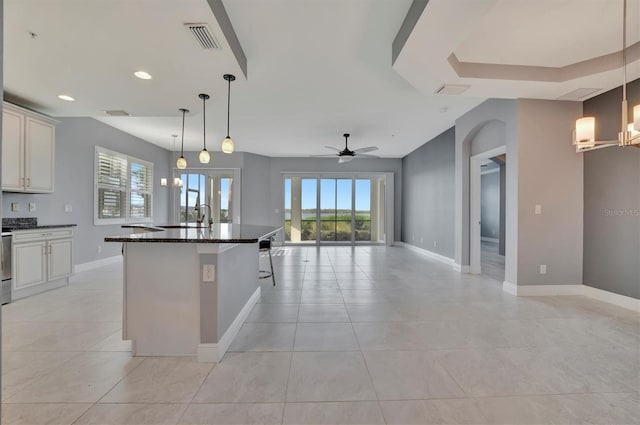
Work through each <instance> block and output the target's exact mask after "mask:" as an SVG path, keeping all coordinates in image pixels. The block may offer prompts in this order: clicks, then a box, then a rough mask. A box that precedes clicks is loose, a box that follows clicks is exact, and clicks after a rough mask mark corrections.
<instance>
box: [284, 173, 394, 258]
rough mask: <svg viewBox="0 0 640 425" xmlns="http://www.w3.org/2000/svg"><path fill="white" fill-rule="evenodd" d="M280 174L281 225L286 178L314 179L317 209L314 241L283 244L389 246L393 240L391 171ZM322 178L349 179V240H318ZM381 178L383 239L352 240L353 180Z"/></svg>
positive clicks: (353, 213) (285, 242)
mask: <svg viewBox="0 0 640 425" xmlns="http://www.w3.org/2000/svg"><path fill="white" fill-rule="evenodd" d="M281 175H282V184H281V190H282V192H281V193H282V225H283V226H284V222H285V212H286V205H285V196H284V187H285V185H284V183H285V180H286V179H287V178H291V177H302V178H308V179H315V180H316V188H317V190H316V203H317V211H318V213H316V241H315V242H314V243H304V242H301V243H298V242H287V241H285V240H284V236H283V241H282V243H283V244H284V245H291V246H297V245H299V246H318V247H319V246H323V245H324V246H327V245H329V246H331V245H333V246H357V245H382V244H384V245H387V246H391V245H392V244H393V240H394V224H395V222H394V211H395V203H394V202H395V192H394V190H395V183H394V173H393V172H369V171H362V172H357V171H355V172H304V171H303V172H299V171H283V172H282V173H281ZM323 178H328V179H340V178H343V179H351V181H352V183H351V203H352V211H351V229H352V232H351V241H348V242H347V241H344V242H343V241H320V214H319V211H320V192H321V191H320V184H321V180H322V179H323ZM375 178H378V179H382V180H383V181H384V186H385V190H384V196H385V200H384V234H385V240H384V243H380V242H372V241H355V240H354V237H355V236H354V235H355V234H354V227H355V223H354V221H355V180H356V179H375Z"/></svg>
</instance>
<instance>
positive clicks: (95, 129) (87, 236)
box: [2, 118, 170, 264]
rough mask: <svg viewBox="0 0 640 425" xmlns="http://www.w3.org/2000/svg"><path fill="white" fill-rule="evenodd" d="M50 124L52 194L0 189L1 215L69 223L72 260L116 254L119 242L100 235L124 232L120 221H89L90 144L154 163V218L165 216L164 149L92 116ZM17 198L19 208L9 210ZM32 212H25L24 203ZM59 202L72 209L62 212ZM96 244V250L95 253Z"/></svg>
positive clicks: (167, 156) (166, 169)
mask: <svg viewBox="0 0 640 425" xmlns="http://www.w3.org/2000/svg"><path fill="white" fill-rule="evenodd" d="M60 121H61V122H60V124H58V126H57V127H56V152H55V154H56V159H55V193H52V194H37V195H34V194H20V193H10V192H4V193H3V195H4V196H3V200H2V216H3V217H38V222H39V223H40V224H61V223H75V224H77V225H78V227H76V229H75V240H74V256H75V258H74V259H75V263H76V264H81V263H86V262H89V261H94V260H98V259H101V258H106V257H111V256H114V255H118V254H119V253H120V244H116V243H106V242H104V237H105V236H108V235H114V234H122V233H124V232H123V230H122V229H121V227H120V225H105V226H95V225H94V224H93V191H94V189H93V172H94V156H95V146H96V145H98V146H101V147H104V148H107V149H111V150H114V151H118V152H121V153H124V154H127V155H131V156H134V157H137V158H140V159H143V160H146V161H149V162H153V164H154V167H153V169H154V182H153V183H154V199H153V213H154V221H157V222H166V221H167V220H168V218H169V217H168V210H169V209H168V206H169V189H168V188H166V187H161V186H160V178H161V177H168V176H169V161H170V153H169V151H167V150H165V149H162V148H159V147H158V146H155V145H152V144H150V143H147V142H145V141H143V140H141V139H138V138H137V137H134V136H131V135H129V134H127V133H124V132H122V131H120V130H117V129H115V128H113V127H110V126H108V125H106V124H103V123H101V122H99V121H96V120H94V119H93V118H62V119H61V120H60ZM12 202H17V203H18V204H19V206H20V211H18V212H11V203H12ZM29 202H35V203H36V211H35V212H33V213H30V212H29V211H28V208H27V206H28V203H29ZM65 204H71V205H72V207H73V211H72V212H70V213H65V212H64V206H65ZM99 247H101V248H102V251H101V252H98V249H99Z"/></svg>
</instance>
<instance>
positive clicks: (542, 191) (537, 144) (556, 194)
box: [507, 99, 583, 285]
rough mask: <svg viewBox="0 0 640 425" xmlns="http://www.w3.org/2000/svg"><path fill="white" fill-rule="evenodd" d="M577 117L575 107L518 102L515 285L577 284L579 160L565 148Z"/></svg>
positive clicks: (575, 104)
mask: <svg viewBox="0 0 640 425" xmlns="http://www.w3.org/2000/svg"><path fill="white" fill-rule="evenodd" d="M581 115H582V105H581V104H580V103H579V102H563V101H555V100H531V99H521V100H519V101H518V210H517V211H518V236H517V237H518V276H517V284H518V285H576V284H581V283H582V227H583V226H582V221H583V220H582V218H583V161H582V159H583V158H582V155H578V154H576V152H575V148H574V147H573V146H572V145H571V131H572V129H573V127H574V125H575V120H576V118H578V117H580V116H581ZM507 158H508V160H509V167H508V168H507V175H508V173H509V170H510V169H511V168H512V165H513V161H512V160H513V158H514V157H513V156H509V154H507ZM508 197H509V194H507V202H509V198H508ZM536 204H541V205H542V215H536V214H535V213H534V212H535V205H536ZM507 214H509V210H508V209H507ZM507 238H509V230H507ZM509 253H510V252H509V246H508V245H507V255H509ZM541 264H546V265H547V274H546V275H542V274H540V265H541ZM512 283H516V282H512Z"/></svg>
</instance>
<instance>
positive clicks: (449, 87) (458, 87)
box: [436, 84, 470, 94]
mask: <svg viewBox="0 0 640 425" xmlns="http://www.w3.org/2000/svg"><path fill="white" fill-rule="evenodd" d="M469 87H470V86H469V85H467V84H445V85H444V86H442V87H440V88H439V89H438V90H436V94H461V93H463V92H465V91H466V90H467V89H468V88H469Z"/></svg>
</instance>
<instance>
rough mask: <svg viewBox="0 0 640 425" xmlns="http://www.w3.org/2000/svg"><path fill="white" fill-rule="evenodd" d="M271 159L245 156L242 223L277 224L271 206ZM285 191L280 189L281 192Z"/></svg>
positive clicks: (249, 154)
mask: <svg viewBox="0 0 640 425" xmlns="http://www.w3.org/2000/svg"><path fill="white" fill-rule="evenodd" d="M270 173H271V158H269V157H266V156H262V155H255V154H251V153H245V154H244V166H243V168H242V220H243V221H242V222H243V223H248V224H263V225H269V224H277V223H274V221H273V218H274V217H273V210H272V205H271V198H272V194H271V187H270V185H269V184H270V178H269V177H270ZM282 190H283V189H282V188H280V191H282Z"/></svg>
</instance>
